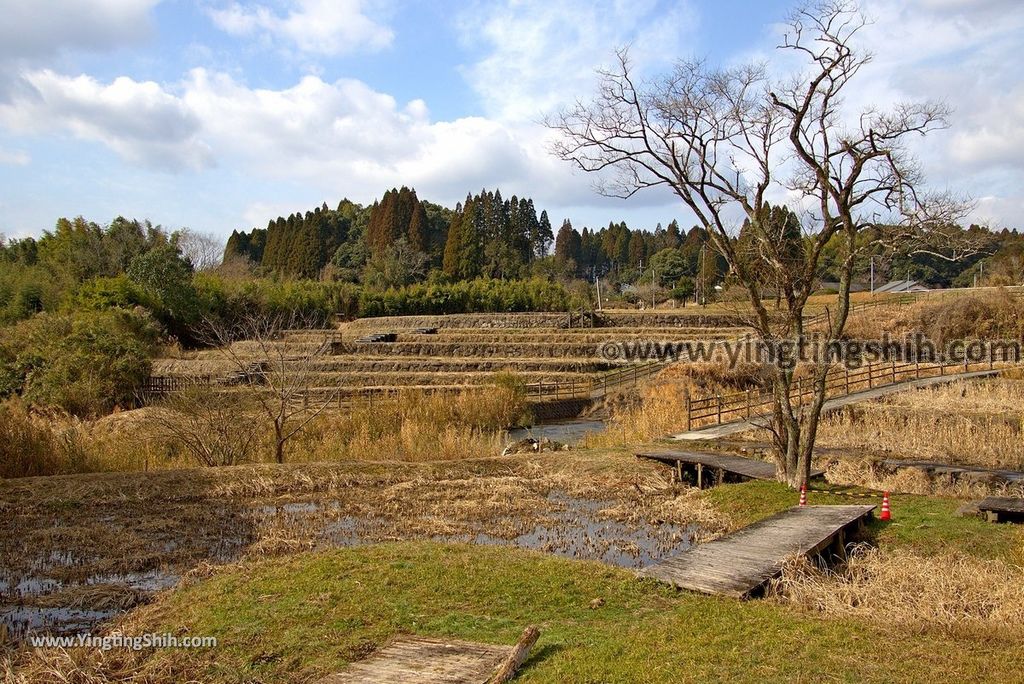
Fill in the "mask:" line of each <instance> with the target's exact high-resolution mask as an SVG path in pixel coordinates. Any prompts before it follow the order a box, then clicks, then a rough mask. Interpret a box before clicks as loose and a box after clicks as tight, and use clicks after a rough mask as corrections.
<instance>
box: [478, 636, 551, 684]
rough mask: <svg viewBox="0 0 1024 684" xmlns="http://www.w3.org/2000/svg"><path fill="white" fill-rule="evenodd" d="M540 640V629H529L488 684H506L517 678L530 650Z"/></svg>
mask: <svg viewBox="0 0 1024 684" xmlns="http://www.w3.org/2000/svg"><path fill="white" fill-rule="evenodd" d="M539 638H540V630H539V629H537V628H536V627H535V626H533V625H530V626H529V627H527V628H526V629H525V630H524V631H523V634H522V635H521V636H520V637H519V641H517V642H516V645H515V646H513V647H512V652H511V653H509V654H508V657H507V658H505V661H504V662H503V663H502V664H501V666H500V667H499V668H498V669H497V671H495V673H494V674H493V675H491V678H490V679H488V680H487V684H506V682H510V681H512V678H513V677H515V676H516V671H517V670H519V668H520V667H522V665H523V663H525V662H526V658H527V657H528V656H529V655H530V649H531V648H533V645H534V644H536V643H537V639H539Z"/></svg>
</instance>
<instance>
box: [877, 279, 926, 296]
mask: <svg viewBox="0 0 1024 684" xmlns="http://www.w3.org/2000/svg"><path fill="white" fill-rule="evenodd" d="M929 289H930V288H928V287H926V286H924V285H922V284H921V283H919V282H917V281H916V280H891V281H889V282H888V283H886V284H885V285H882V286H881V287H876V288H875V294H879V293H900V292H927V291H928V290H929Z"/></svg>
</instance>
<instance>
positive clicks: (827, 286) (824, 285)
mask: <svg viewBox="0 0 1024 684" xmlns="http://www.w3.org/2000/svg"><path fill="white" fill-rule="evenodd" d="M818 290H819V291H824V292H839V283H838V282H836V281H834V280H823V281H822V282H821V284H820V285H818ZM867 291H868V287H867V285H862V284H861V283H850V292H867Z"/></svg>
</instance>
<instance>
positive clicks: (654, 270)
mask: <svg viewBox="0 0 1024 684" xmlns="http://www.w3.org/2000/svg"><path fill="white" fill-rule="evenodd" d="M656 287H658V267H657V266H655V265H654V262H651V308H652V309H653V308H654V307H655V306H657V304H655V303H654V295H655V293H656V292H657V290H656V289H655V288H656Z"/></svg>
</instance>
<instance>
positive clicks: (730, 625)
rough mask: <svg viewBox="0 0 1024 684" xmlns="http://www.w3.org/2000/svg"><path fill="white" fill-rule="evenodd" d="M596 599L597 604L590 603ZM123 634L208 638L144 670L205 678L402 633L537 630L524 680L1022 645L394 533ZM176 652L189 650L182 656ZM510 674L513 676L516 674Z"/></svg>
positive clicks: (309, 668) (890, 659) (856, 663)
mask: <svg viewBox="0 0 1024 684" xmlns="http://www.w3.org/2000/svg"><path fill="white" fill-rule="evenodd" d="M595 598H602V599H604V601H605V603H604V605H603V606H601V607H599V608H596V609H591V608H590V603H591V601H592V600H593V599H595ZM132 622H133V623H134V624H132V625H131V627H132V631H135V632H138V631H140V630H142V629H154V630H156V631H162V630H163V629H170V630H177V629H181V628H182V627H183V626H184V627H185V628H187V630H188V631H189V633H191V634H193V635H213V636H216V637H218V640H219V647H218V648H217V649H215V650H211V651H206V652H190V653H183V652H180V651H178V652H160V653H158V654H157V655H155V656H153V659H151V660H150V662H148V663H147V667H152V668H156V669H163V666H166V664H167V663H165V662H161V661H160V660H155V659H166V658H172V659H174V660H175V661H176V662H175V665H174V667H175V669H177V670H178V671H179V672H181V673H183V674H184V673H186V672H187V673H189V674H192V675H193V676H196V677H197V678H199V679H201V680H203V681H223V682H237V681H289V680H291V681H307V680H309V679H312V678H315V677H316V676H319V675H322V674H324V673H328V672H331V671H336V670H338V669H340V668H341V667H343V666H344V665H345V663H347V662H349V661H352V660H356V659H359V658H361V657H364V656H365V655H366V654H368V653H369V652H371V651H372V650H374V649H375V648H376V647H378V646H379V645H381V644H383V643H385V642H386V641H387V640H388V639H389V638H390V637H392V636H393V635H395V634H399V633H411V634H421V635H434V636H452V637H460V638H466V639H473V640H479V641H484V642H492V643H512V642H514V641H515V639H516V638H517V637H518V635H519V633H520V632H521V631H522V629H523V628H524V627H525V626H526V625H528V624H537V625H539V626H540V628H541V630H542V635H541V639H540V641H539V642H538V645H537V647H536V649H535V650H534V652H533V654H532V656H531V658H530V660H529V661H528V665H527V667H526V668H525V669H524V670H523V671H522V673H521V675H520V679H521V681H524V682H567V681H569V682H678V681H715V680H728V681H748V682H765V681H769V682H774V681H821V680H829V681H850V682H863V681H877V682H895V681H927V680H932V681H952V680H971V681H1012V680H1014V679H1015V678H1016V677H1018V676H1019V664H1018V663H1019V659H1020V658H1021V657H1022V656H1024V647H1022V645H1021V644H1020V643H1015V642H1012V641H1008V640H1006V639H1003V640H1000V639H994V638H977V639H971V638H965V637H964V636H962V635H961V636H959V637H958V638H953V637H950V636H944V635H942V634H937V633H934V634H930V633H925V634H909V633H905V632H900V631H899V630H889V629H885V628H882V627H880V626H877V625H873V624H867V623H863V622H856V621H848V620H825V619H819V618H816V617H813V616H808V615H806V614H803V613H799V612H796V611H794V610H792V609H789V608H787V607H785V606H783V605H779V604H776V603H771V602H766V601H747V602H740V601H736V600H732V599H722V598H711V597H705V596H700V595H696V594H691V593H687V592H679V591H675V590H673V589H670V588H667V587H664V586H661V585H658V584H656V583H654V582H653V581H651V580H643V581H641V580H637V579H635V578H634V577H633V575H632V574H631V573H629V572H627V571H624V570H619V569H615V568H610V567H606V566H603V565H600V564H598V563H593V562H579V561H571V560H565V559H559V558H554V557H551V556H546V555H543V554H539V553H534V552H529V551H521V550H515V549H508V548H494V547H479V546H468V545H442V544H434V543H393V544H384V545H377V546H367V547H361V548H355V549H341V550H332V551H325V552H318V553H311V554H303V555H299V556H292V557H289V558H285V559H277V560H267V561H263V562H260V563H257V564H255V565H250V566H240V567H235V568H232V569H229V570H227V571H225V572H223V573H221V574H218V575H215V576H214V577H213V578H211V579H209V580H206V581H204V582H201V583H199V584H196V585H193V586H189V587H186V588H183V589H180V590H178V591H175V592H172V593H170V594H169V595H167V596H166V597H165V598H164V599H163V600H161V601H160V602H159V603H158V604H156V605H154V606H150V607H147V608H145V609H143V610H142V611H140V612H139V613H137V614H136V615H134V616H133V618H132ZM183 658H188V659H189V660H188V661H185V660H182V659H183ZM520 679H517V681H519V680H520Z"/></svg>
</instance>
